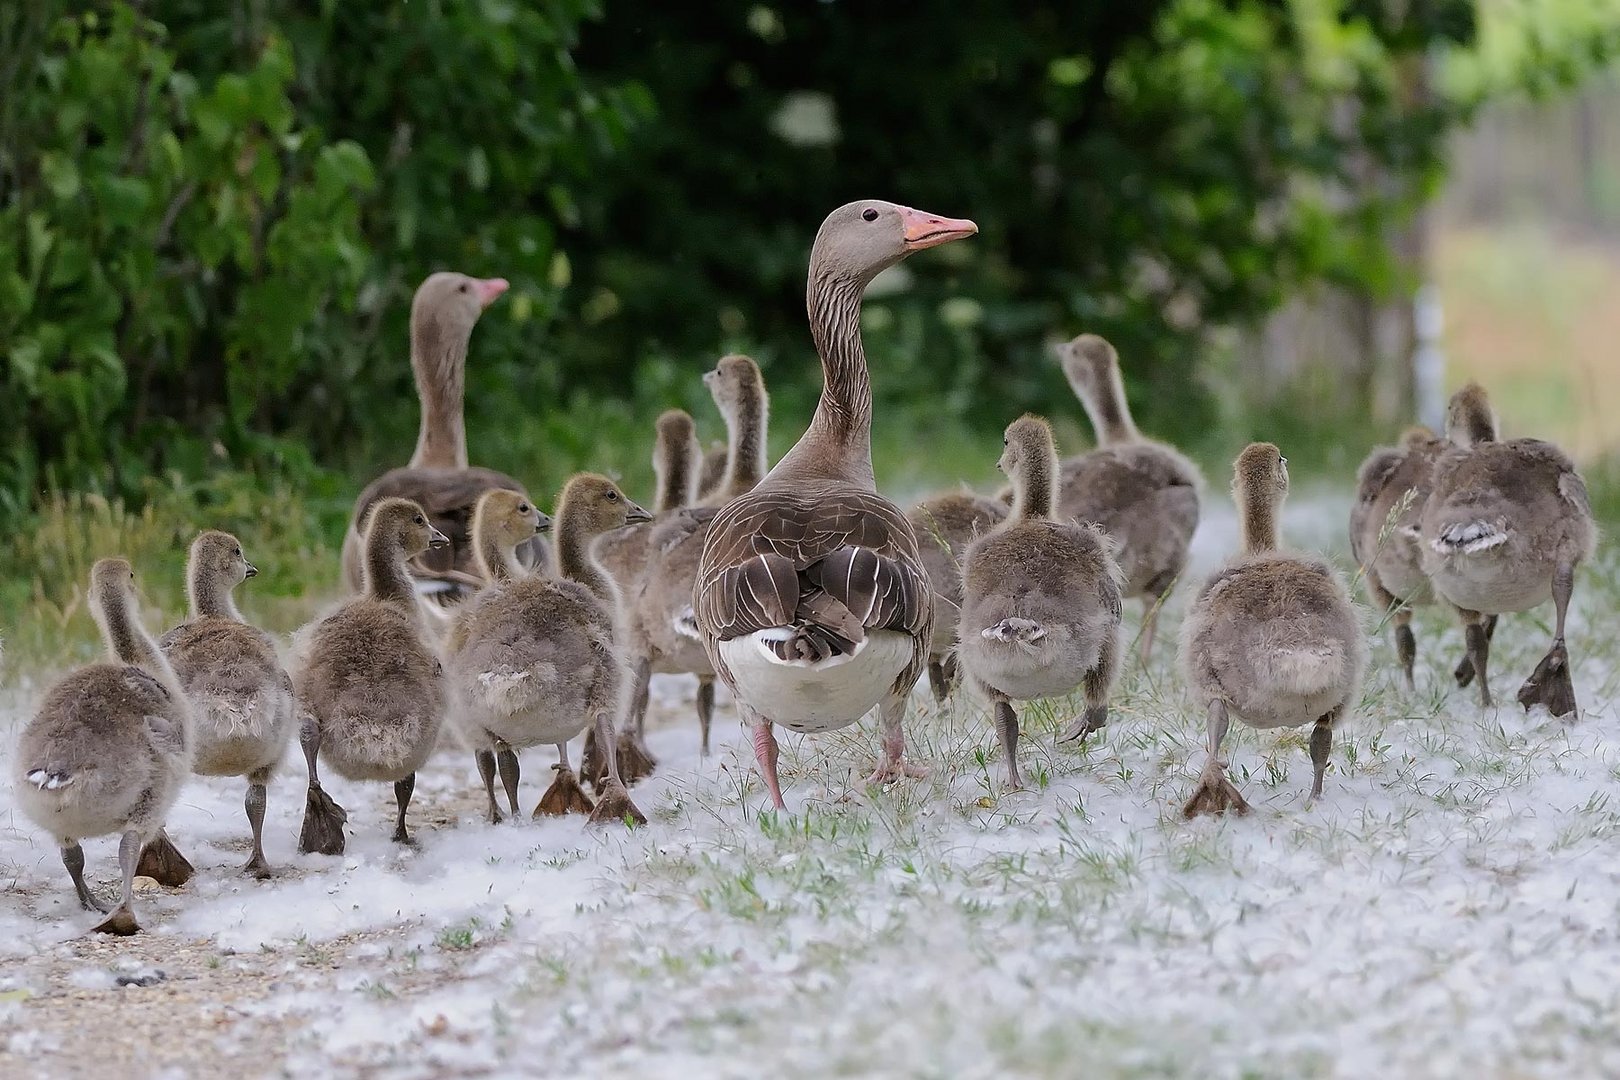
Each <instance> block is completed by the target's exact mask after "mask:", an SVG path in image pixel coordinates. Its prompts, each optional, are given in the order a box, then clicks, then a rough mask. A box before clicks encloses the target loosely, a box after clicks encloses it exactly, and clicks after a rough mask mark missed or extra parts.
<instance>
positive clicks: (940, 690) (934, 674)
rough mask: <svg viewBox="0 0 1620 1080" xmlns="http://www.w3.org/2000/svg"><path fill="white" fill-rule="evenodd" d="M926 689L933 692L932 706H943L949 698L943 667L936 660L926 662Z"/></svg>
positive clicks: (948, 688)
mask: <svg viewBox="0 0 1620 1080" xmlns="http://www.w3.org/2000/svg"><path fill="white" fill-rule="evenodd" d="M928 689H930V690H932V691H933V692H934V704H935V705H943V704H945V699H946V698H947V697H949V696H950V692H951V690H950V687H949V686H947V685H946V684H945V667H944V665H943V664H942V663H940V661H938V660H930V661H928Z"/></svg>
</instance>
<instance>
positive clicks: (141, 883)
mask: <svg viewBox="0 0 1620 1080" xmlns="http://www.w3.org/2000/svg"><path fill="white" fill-rule="evenodd" d="M162 887H163V886H161V885H159V884H158V883H157V879H156V878H149V877H145V876H142V877H138V878H136V879H135V882H134V885H133V888H134V890H135V891H136V892H138V893H149V892H157V891H158V890H159V889H161V888H162Z"/></svg>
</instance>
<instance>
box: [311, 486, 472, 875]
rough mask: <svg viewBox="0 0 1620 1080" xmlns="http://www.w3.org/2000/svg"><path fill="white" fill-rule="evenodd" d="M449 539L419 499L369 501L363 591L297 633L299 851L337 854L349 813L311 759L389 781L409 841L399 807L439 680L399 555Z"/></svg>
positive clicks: (429, 744) (398, 838) (431, 719)
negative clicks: (301, 777) (304, 787)
mask: <svg viewBox="0 0 1620 1080" xmlns="http://www.w3.org/2000/svg"><path fill="white" fill-rule="evenodd" d="M448 543H449V540H448V539H447V538H446V537H445V535H444V534H443V533H441V532H440V531H439V530H438V529H436V528H434V527H433V526H432V525H431V524H429V522H428V519H427V515H426V514H425V513H424V512H423V510H422V507H421V506H419V505H418V504H416V503H414V502H412V501H411V500H409V499H396V498H386V499H382V500H380V501H378V502H377V503H376V505H375V506H373V507H372V510H371V515H370V517H369V518H368V519H367V524H366V533H365V545H364V549H363V550H364V555H365V564H364V565H365V591H364V592H363V593H361V595H360V596H359V597H357V598H355V599H353V600H350V601H348V602H346V603H344V604H343V605H342V606H341V607H339V608H338V609H337V610H336V611H334V612H332V613H331V614H329V615H326V616H324V617H322V618H320V619H317V620H316V621H314V622H312V623H310V624H309V625H308V626H305V627H304V628H303V629H302V630H300V631H299V632H298V635H297V637H296V639H295V642H294V659H293V665H292V677H293V686H294V688H295V690H296V692H297V695H298V700H299V703H300V704H301V705H302V707H303V708H304V710H305V716H304V721H303V726H302V730H301V732H300V737H299V741H300V742H301V743H302V745H303V749H304V761H305V764H306V765H307V767H308V769H309V794H308V797H307V799H306V801H305V806H304V825H303V829H302V831H301V833H300V835H299V838H298V850H299V851H300V852H303V853H306V854H307V853H309V852H319V853H320V854H322V855H341V854H343V848H344V845H345V838H344V833H343V825H344V822H346V821H347V820H348V815H347V814H346V813H345V812H344V810H343V808H342V807H341V806H339V805H338V804H337V802H336V801H334V800H333V799H332V797H331V796H330V795H328V794H327V793H326V791H325V789H324V788H322V787H321V782H320V775H319V772H318V769H317V761H318V760H324V761H325V762H326V763H327V765H329V766H330V767H331V768H333V769H334V770H336V771H337V773H338V775H340V776H344V777H347V778H348V779H351V780H384V781H392V782H393V785H394V799H395V801H396V802H397V803H398V804H399V816H398V819H397V820H396V822H395V825H394V837H393V838H394V841H395V843H400V844H413V843H414V841H413V840H412V839H411V836H410V833H409V832H407V831H406V829H405V812H406V810H407V809H408V808H409V806H410V804H411V793H412V792H413V791H415V789H416V771H417V770H418V769H420V768H421V767H422V765H423V764H424V763H425V762H426V761H427V759H428V756H429V755H430V754H432V752H433V744H434V741H435V740H436V739H437V738H438V734H439V725H440V724H441V723H442V721H443V719H444V713H445V687H444V677H443V673H442V672H441V670H440V667H439V658H438V656H437V655H436V654H435V652H434V649H433V642H432V639H431V638H430V637H429V636H428V633H427V629H426V627H425V626H424V624H423V616H422V612H421V606H420V604H419V603H418V602H417V598H416V589H415V584H414V582H413V581H412V579H411V574H410V571H409V570H408V569H407V563H408V562H409V560H411V559H413V558H415V557H416V556H418V555H420V554H421V553H422V552H424V551H426V550H428V549H429V548H430V547H443V546H444V545H446V544H448Z"/></svg>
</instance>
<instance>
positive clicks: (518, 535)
mask: <svg viewBox="0 0 1620 1080" xmlns="http://www.w3.org/2000/svg"><path fill="white" fill-rule="evenodd" d="M549 528H551V518H550V517H548V516H547V515H545V514H542V513H541V512H540V508H539V507H538V506H536V505H534V500H532V499H530V498H529V497H528V496H527V495H525V494H523V492H521V491H508V490H506V489H505V488H492V489H491V490H489V491H486V492H484V494H483V495H482V496H481V497H480V498H479V500H478V506H477V507H476V508H475V509H474V510H473V535H474V536H475V537H477V538H478V541H479V543H494V544H495V545H496V546H497V547H499V548H500V549H501V550H502V551H507V550H510V549H512V548H515V547H517V546H518V545H519V544H521V543H523V542H524V541H526V540H530V539H533V537H534V535H535V534H536V533H542V532H545V531H546V530H547V529H549Z"/></svg>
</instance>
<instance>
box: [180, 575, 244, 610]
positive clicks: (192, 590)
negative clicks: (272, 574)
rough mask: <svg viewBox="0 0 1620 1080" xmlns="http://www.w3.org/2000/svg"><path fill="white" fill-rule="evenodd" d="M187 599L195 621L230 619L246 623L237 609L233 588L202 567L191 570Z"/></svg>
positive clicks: (187, 581) (187, 579)
mask: <svg viewBox="0 0 1620 1080" xmlns="http://www.w3.org/2000/svg"><path fill="white" fill-rule="evenodd" d="M186 597H187V599H188V601H189V602H190V604H191V617H192V618H193V619H210V618H211V619H230V620H232V621H234V622H242V621H244V620H243V618H242V613H241V612H240V611H238V610H237V608H236V599H235V597H234V596H233V595H232V590H231V586H230V585H228V584H226V583H225V582H224V581H223V580H221V579H220V577H219V575H218V574H215V573H211V572H209V571H208V570H206V569H204V568H203V567H200V566H194V567H192V568H191V572H190V573H188V574H187V575H186Z"/></svg>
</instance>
